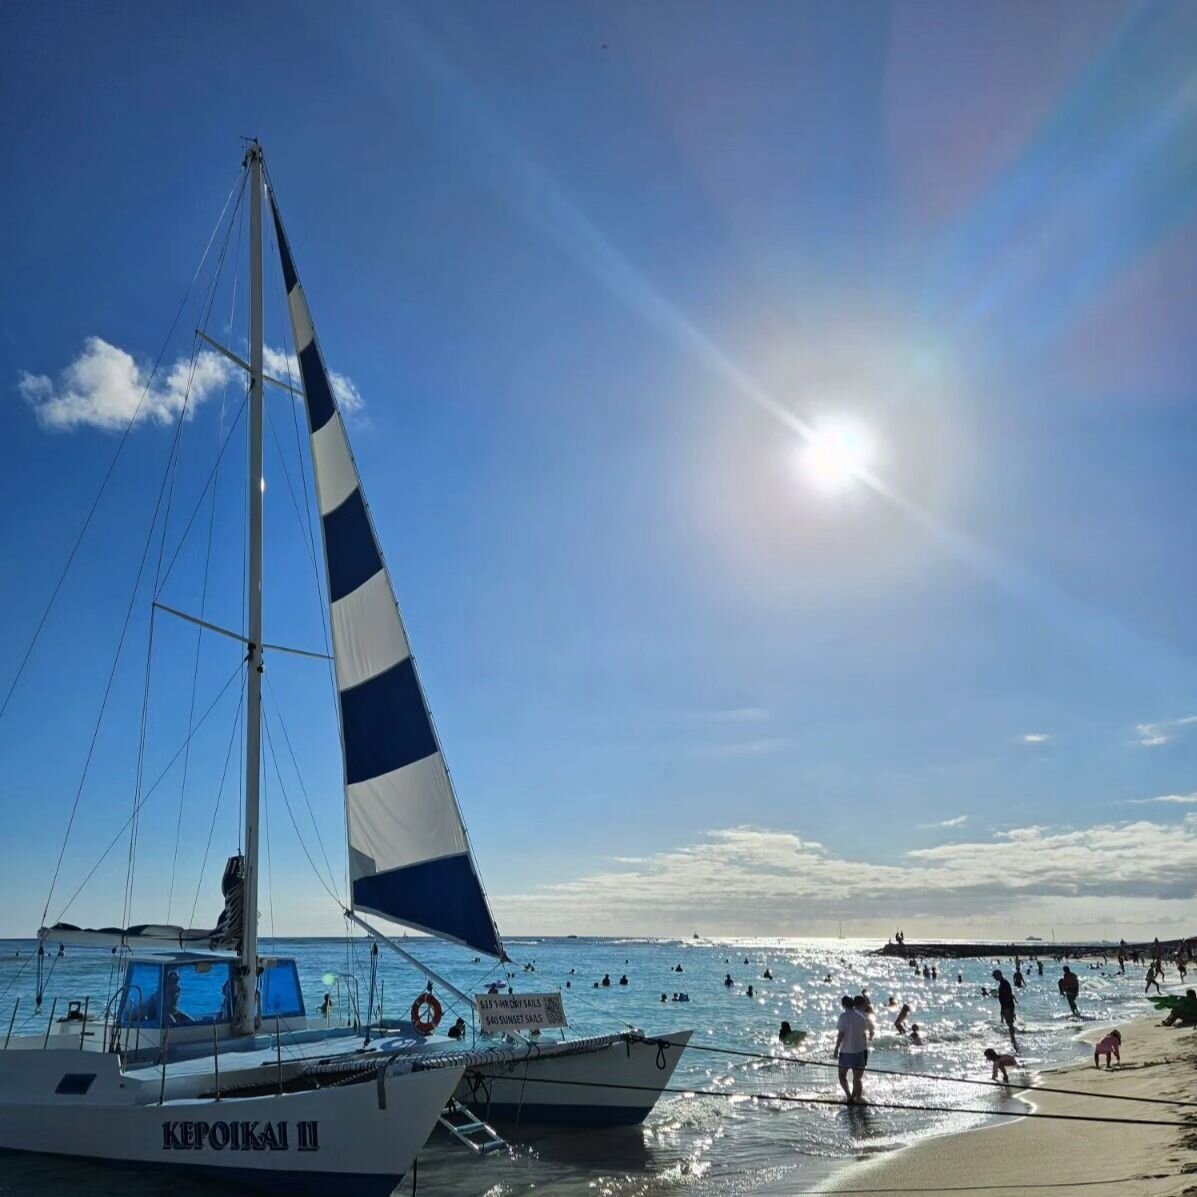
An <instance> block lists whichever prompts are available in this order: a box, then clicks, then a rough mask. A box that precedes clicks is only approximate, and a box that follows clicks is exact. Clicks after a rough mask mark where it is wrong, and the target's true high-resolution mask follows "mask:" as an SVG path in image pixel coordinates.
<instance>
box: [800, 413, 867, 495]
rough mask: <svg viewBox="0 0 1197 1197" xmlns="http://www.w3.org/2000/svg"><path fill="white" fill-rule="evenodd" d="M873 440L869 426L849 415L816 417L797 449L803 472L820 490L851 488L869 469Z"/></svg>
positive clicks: (830, 491)
mask: <svg viewBox="0 0 1197 1197" xmlns="http://www.w3.org/2000/svg"><path fill="white" fill-rule="evenodd" d="M876 456H877V444H876V440H875V439H874V437H873V434H872V432H871V431H870V430H869V428H868V427H867V426H866V425H865V424H863V423H861V421H859V420H857V419H855V418H854V417H851V416H835V417H828V418H826V419H822V420H819V421H817V422H816V423H815V424H814V425H813V426H812V427H811V429H810V431H809V432H808V433H807V435H806V440H805V441H804V442H803V444H802V446H801V448H800V450H799V458H798V461H799V466H800V468H801V470H802V474H803V476H804V477H805V478H806V480H807V482H809V483H810V485H811V486H813V487H814V488H815V489H816V490H818V491H821V492H823V493H824V494H839V493H842V492H843V491H846V490H849V489H851V488H852V487H853V486H855V485H856V484H857V483H859V482H860V481H861V480H862V479H864V478H865V477H866V476H867V475H868V472H869V469H870V467H871V466H872V464H873V462H874V460H875V458H876Z"/></svg>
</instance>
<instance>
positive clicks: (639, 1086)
mask: <svg viewBox="0 0 1197 1197" xmlns="http://www.w3.org/2000/svg"><path fill="white" fill-rule="evenodd" d="M691 1034H693V1032H692V1031H678V1032H676V1033H674V1034H670V1035H663V1036H661V1037H660V1038H661V1039H662V1040H663V1041H665V1042H666V1043H668V1044H670V1045H672V1046H669V1047H667V1048H664V1049H661V1048H659V1047H658V1045H657V1043H656V1042H655V1041H653V1040H647V1041H646V1040H637V1039H630V1040H623V1039H620V1040H617V1041H616V1042H615V1043H612V1044H610V1045H609V1046H607V1047H602V1048H599V1049H598V1050H596V1051H585V1052H578V1053H577V1054H573V1055H545V1056H537V1055H535V1054H533V1055H530V1056H528V1057H526V1058H525V1059H521V1060H513V1061H511V1062H508V1063H504V1064H501V1065H490V1066H483V1067H480V1068H476V1069H475V1068H467V1070H466V1075H465V1076H464V1077H463V1078H462V1081H461V1084H460V1085H458V1087H457V1093H456V1094H455V1096H456V1097H457V1099H458V1100H459V1101H461V1102H464V1103H465V1104H466V1105H468V1106H469V1107H470V1109H471V1110H473V1111H474V1112H475V1113H476V1114H478V1115H480V1116H482V1117H485V1118H486V1119H487V1121H490V1120H494V1121H497V1122H519V1123H521V1124H529V1125H543V1124H552V1125H564V1126H579V1127H581V1126H635V1125H638V1124H639V1123H641V1122H643V1121H644V1119H645V1118H647V1117H648V1115H649V1113H650V1112H651V1111H652V1108H653V1106H654V1105H655V1104H656V1102H657V1099H658V1098H659V1097H660V1095H661V1090H662V1089H664V1088H666V1087H667V1086H668V1085H669V1081H670V1079H671V1078H672V1076H673V1070H674V1069H675V1068H676V1067H677V1064H678V1061H679V1060H680V1059H681V1056H682V1051H683V1049H684V1048H685V1046H686V1044H687V1043H688V1042H689V1041H690V1036H691Z"/></svg>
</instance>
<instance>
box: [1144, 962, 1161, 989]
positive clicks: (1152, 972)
mask: <svg viewBox="0 0 1197 1197" xmlns="http://www.w3.org/2000/svg"><path fill="white" fill-rule="evenodd" d="M1153 985H1154V986H1155V991H1156V993H1163V992H1164V991H1163V990H1162V989H1161V988H1160V975H1159V973H1158V972H1157V971H1156V967H1155V961H1154V960H1153V961H1152V962H1151V963H1150V964H1149V965H1148V966H1147V984H1146V985H1144V986H1143V992H1144V993H1147V991H1148V990H1150V989H1151V987H1152V986H1153Z"/></svg>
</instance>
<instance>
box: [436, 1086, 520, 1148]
mask: <svg viewBox="0 0 1197 1197" xmlns="http://www.w3.org/2000/svg"><path fill="white" fill-rule="evenodd" d="M437 1121H438V1122H439V1123H440V1124H441V1126H443V1127H444V1128H445V1130H447V1131H448V1132H449V1134H451V1135H452V1136H453V1137H454V1138H455V1139H456V1140H457V1141H458V1142H459V1143H464V1144H465V1145H466V1146H467V1147H468V1148H469V1149H470V1150H471V1151H474V1152H477V1153H478V1154H479V1155H487V1154H489V1153H490V1152H492V1151H499V1150H501V1149H502V1148H504V1147H506V1146H507V1141H506V1140H505V1139H503V1138H502V1137H500V1135H499V1134H498V1133H497V1132H496V1131H495V1128H494V1127H493V1126H491V1125H490V1123H488V1122H483V1121H482V1119H481V1118H479V1117H478V1116H477V1114H475V1113H474V1112H473V1111H472V1110H471V1109H470V1108H469V1106H466V1105H463V1104H462V1103H461V1102H459V1101H454V1100H453V1099H452V1098H450V1099H449V1101H448V1102H447V1104H446V1105H445V1108H444V1109H443V1110H442V1111H441V1116H440V1118H438V1119H437Z"/></svg>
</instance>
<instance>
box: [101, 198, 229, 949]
mask: <svg viewBox="0 0 1197 1197" xmlns="http://www.w3.org/2000/svg"><path fill="white" fill-rule="evenodd" d="M232 226H233V222H232V221H231V220H230V222H229V229H228V232H227V233H226V235H225V239H224V244H223V245H222V246H221V250H220V257H219V258H218V259H217V262H216V270H215V273H214V276H213V279H212V285H211V288H210V290H209V293H208V301H207V305H206V307H205V309H204V312H203V314H202V318H201V321H200V327H201V328H207V326H208V320H209V318H210V316H211V313H212V304H213V303H214V302H215V299H216V288H217V285H218V283H219V281H220V275H221V273H222V272H223V269H224V260H225V255H226V254H227V252H228V248H229V239H230V237H231V235H232ZM199 356H200V339H199V335H198V333H197V334H195V335H193V337H192V351H191V366H190V369H189V371H188V374H187V385H186V388H185V389H184V391H183V403H182V405H181V406H180V408H179V415H178V418H177V419H176V420H175V430H174V437H173V440H172V443H171V451H170V455H169V457H168V459H167V473H166V476H167V478H168V479H169V486H168V487H167V490H166V508H165V511H164V512H163V516H162V534H161V535H160V536H159V538H158V559H157V561H156V563H155V566H154V588H153V594H154V597H155V598H157V597H158V595H159V593H160V592H161V580H162V561H163V557H164V555H165V552H166V533H167V530H168V529H169V527H170V512H171V506H172V504H173V502H174V494H175V482H176V481H177V479H178V472H179V459H180V458H181V457H182V445H183V430H184V428H185V427H186V422H187V409H188V407H189V406H190V403H191V388H192V384H193V383H194V381H195V368H196V365H197V364H198V362H199ZM165 481H166V480H165V479H164V482H165ZM161 502H162V495H161V492H159V496H158V503H159V505H161ZM156 520H157V508H155V520H154V522H151V524H150V536H151V538H152V537H153V531H154V524H155V522H156ZM134 593H136V590H135V591H134ZM156 615H157V608H155V607H153V606H152V605H151V608H150V620H149V630H148V634H147V645H146V661H145V689H144V691H143V694H142V702H141V727H140V733H139V736H138V743H137V773H136V783H135V785H134V789H133V817H132V823H131V825H130V828H129V859H128V868H127V871H126V874H125V905H124V912H123V922H124V924H125V926H128V925H129V921H130V919H131V917H132V910H133V885H134V881H135V877H136V869H137V839H138V832H139V830H140V819H139V818H138V811H139V810H140V806H139V804H138V796H139V795H140V793H141V784H142V780H143V778H144V770H145V748H146V732H147V730H148V728H149V718H150V689H151V685H152V682H153V672H152V670H153V655H154V628H155V626H156V623H157V620H156ZM197 667H198V663H197ZM184 743H185V747H186V749H187V751H188V752H189V751H190V748H189V746H190V744H191V736H190V735H188V737H187V739H186V741H185V742H184Z"/></svg>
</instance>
